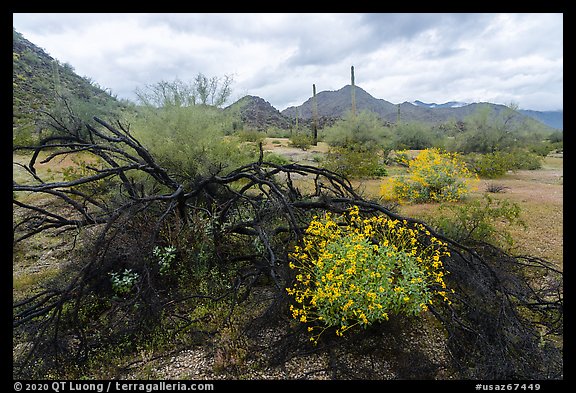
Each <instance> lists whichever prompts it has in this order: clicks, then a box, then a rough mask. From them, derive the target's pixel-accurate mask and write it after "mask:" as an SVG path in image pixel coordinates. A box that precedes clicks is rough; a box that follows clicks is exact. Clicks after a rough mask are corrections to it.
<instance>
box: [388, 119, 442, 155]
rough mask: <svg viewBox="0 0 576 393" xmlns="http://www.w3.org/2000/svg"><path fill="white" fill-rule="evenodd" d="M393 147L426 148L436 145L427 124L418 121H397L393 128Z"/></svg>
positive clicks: (401, 148)
mask: <svg viewBox="0 0 576 393" xmlns="http://www.w3.org/2000/svg"><path fill="white" fill-rule="evenodd" d="M392 132H393V134H394V135H393V144H392V148H393V149H400V150H405V149H414V150H422V149H428V148H431V147H433V146H435V145H436V140H435V136H434V134H433V132H432V129H431V127H430V126H429V125H426V124H424V123H420V122H409V123H404V122H402V123H399V124H396V125H395V126H394V128H393V131H392Z"/></svg>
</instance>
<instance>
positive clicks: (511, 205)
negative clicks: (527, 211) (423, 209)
mask: <svg viewBox="0 0 576 393" xmlns="http://www.w3.org/2000/svg"><path fill="white" fill-rule="evenodd" d="M520 214H521V209H520V207H519V206H518V205H517V204H516V203H515V202H511V201H509V200H507V199H496V198H493V197H490V195H488V194H484V196H483V199H481V200H473V201H469V202H467V203H464V204H460V205H442V206H440V210H439V213H438V214H435V215H434V216H432V217H430V218H429V219H428V222H429V223H430V224H431V225H432V226H434V227H436V228H437V230H438V231H439V232H440V233H442V234H444V235H445V236H447V237H449V238H451V239H454V240H456V241H459V242H466V241H469V240H477V241H484V242H487V243H491V244H493V245H496V246H508V247H511V246H513V245H514V239H513V237H512V235H511V234H510V232H509V231H508V230H507V228H510V227H512V226H520V227H525V223H524V222H523V221H522V220H521V218H520Z"/></svg>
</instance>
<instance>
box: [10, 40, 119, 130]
mask: <svg viewBox="0 0 576 393" xmlns="http://www.w3.org/2000/svg"><path fill="white" fill-rule="evenodd" d="M12 94H13V95H12V111H13V117H12V120H13V134H14V136H17V135H18V134H20V133H31V134H34V133H38V132H40V131H41V129H42V121H41V118H42V115H41V113H42V112H43V111H46V112H50V113H54V112H55V111H57V110H59V109H62V107H63V106H64V101H66V102H67V103H68V105H69V106H71V107H72V108H73V109H74V110H75V112H77V113H78V114H80V115H86V116H88V117H91V116H94V115H101V114H103V113H104V114H111V113H117V112H119V111H121V110H123V109H125V108H126V106H127V105H126V104H125V103H121V102H120V101H118V100H117V99H116V98H114V97H112V96H111V95H110V94H109V93H108V92H106V91H104V90H103V89H102V88H101V87H100V86H98V85H97V84H96V83H94V82H92V81H90V80H88V79H87V78H85V77H80V76H79V75H77V74H76V73H75V72H74V69H73V67H72V66H71V65H69V64H62V63H60V62H59V61H58V60H56V59H54V58H53V57H51V56H50V55H49V54H47V53H46V52H45V51H44V50H43V49H41V48H39V47H37V46H36V45H34V44H33V43H31V42H30V41H28V40H27V39H25V38H24V37H23V36H22V34H20V33H18V32H17V31H16V30H14V29H13V40H12Z"/></svg>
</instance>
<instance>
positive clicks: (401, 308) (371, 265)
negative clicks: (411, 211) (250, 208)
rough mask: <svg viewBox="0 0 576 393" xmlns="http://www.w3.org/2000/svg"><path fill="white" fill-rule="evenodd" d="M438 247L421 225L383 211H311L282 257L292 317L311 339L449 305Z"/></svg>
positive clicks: (442, 248) (442, 246)
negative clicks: (297, 240)
mask: <svg viewBox="0 0 576 393" xmlns="http://www.w3.org/2000/svg"><path fill="white" fill-rule="evenodd" d="M449 255H450V254H449V252H448V251H447V248H446V244H445V243H443V242H442V241H440V240H439V239H437V238H435V237H433V236H431V234H430V232H428V231H427V230H426V229H425V228H424V226H422V225H419V224H415V225H408V223H407V222H406V221H405V220H404V221H399V220H392V219H390V218H388V217H386V216H384V215H380V216H374V217H370V218H361V217H360V215H359V210H358V207H357V206H356V207H353V208H351V209H350V210H349V211H348V212H347V213H346V214H343V215H340V216H333V215H332V214H331V213H326V214H325V215H324V217H323V218H318V217H317V216H315V217H314V218H313V220H312V221H311V222H310V224H309V226H308V228H307V229H306V233H305V237H304V239H303V244H302V246H296V247H295V248H294V252H292V253H291V254H290V268H292V269H294V270H296V272H297V274H296V281H295V284H294V285H293V286H292V287H291V288H287V289H286V290H287V291H288V294H289V295H291V296H292V297H293V298H294V303H293V304H292V305H291V306H290V310H291V312H292V316H293V317H294V318H295V319H297V320H299V321H301V322H306V323H309V327H308V330H309V331H310V332H312V333H315V334H313V335H312V337H311V340H312V341H314V342H316V341H317V339H318V337H319V336H320V335H321V334H322V332H323V331H324V330H325V329H327V328H329V327H337V330H336V334H337V335H342V334H343V333H344V332H345V331H346V330H348V329H350V328H351V327H353V326H356V325H360V326H363V327H366V326H368V325H370V324H371V323H373V322H375V321H382V320H387V319H388V317H389V315H392V314H397V315H416V314H419V313H420V312H423V311H426V310H427V309H428V305H429V304H433V302H434V301H435V298H436V300H439V301H446V302H449V299H448V297H447V294H446V293H447V289H446V284H445V283H444V280H443V277H444V275H445V274H446V272H445V270H444V268H443V265H442V261H441V258H442V257H444V256H449Z"/></svg>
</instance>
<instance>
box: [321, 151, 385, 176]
mask: <svg viewBox="0 0 576 393" xmlns="http://www.w3.org/2000/svg"><path fill="white" fill-rule="evenodd" d="M381 161H382V160H381V158H380V157H379V155H378V153H377V152H375V151H373V150H371V149H364V148H361V147H357V148H355V149H354V148H350V147H348V148H346V147H335V148H331V149H330V151H329V152H328V153H327V154H326V158H325V160H324V161H323V162H322V166H323V167H324V168H326V169H329V170H331V171H333V172H336V173H339V174H341V175H343V176H345V177H348V178H362V177H373V176H386V175H387V171H386V167H385V166H384V165H383V164H382V163H381Z"/></svg>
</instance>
